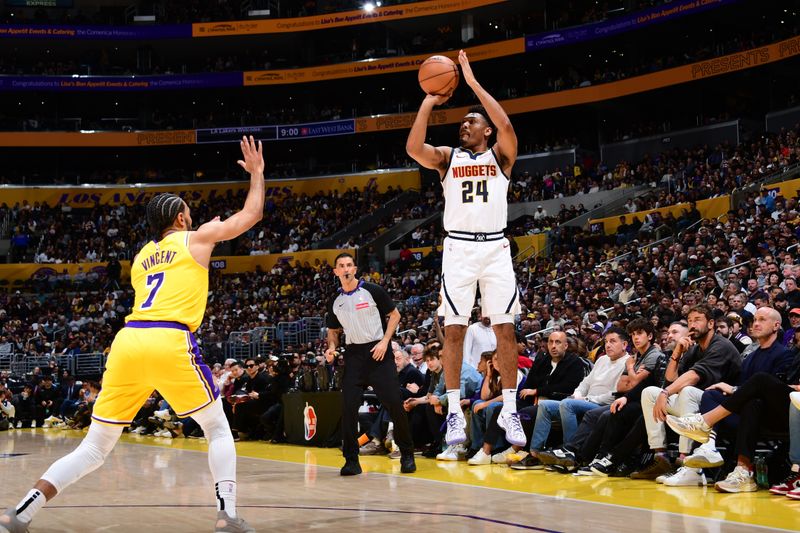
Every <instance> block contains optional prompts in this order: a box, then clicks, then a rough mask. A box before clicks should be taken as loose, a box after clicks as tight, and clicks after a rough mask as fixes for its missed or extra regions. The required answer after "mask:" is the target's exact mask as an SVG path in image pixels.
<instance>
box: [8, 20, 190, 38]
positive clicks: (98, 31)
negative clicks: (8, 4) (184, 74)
mask: <svg viewBox="0 0 800 533" xmlns="http://www.w3.org/2000/svg"><path fill="white" fill-rule="evenodd" d="M191 36H192V25H191V24H172V25H167V24H165V25H157V26H57V25H55V24H0V39H3V38H5V39H47V40H50V39H58V40H63V41H70V40H75V41H76V40H84V39H87V40H89V39H91V40H109V41H119V40H142V41H152V40H156V39H186V38H190V37H191Z"/></svg>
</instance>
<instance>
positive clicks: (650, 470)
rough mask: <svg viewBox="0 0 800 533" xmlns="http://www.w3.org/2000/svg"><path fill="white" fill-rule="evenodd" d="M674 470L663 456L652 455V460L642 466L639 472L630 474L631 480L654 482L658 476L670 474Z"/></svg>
mask: <svg viewBox="0 0 800 533" xmlns="http://www.w3.org/2000/svg"><path fill="white" fill-rule="evenodd" d="M674 471H675V469H674V468H672V463H670V462H669V459H667V458H666V457H664V456H663V455H658V454H656V455H654V456H653V459H652V460H651V461H650V462H649V463H647V464H646V465H644V466H643V467H642V468H641V469H640V470H637V471H636V472H633V473H631V479H648V480H651V481H652V480H655V479H656V478H657V477H658V476H661V475H663V474H671V473H672V472H674Z"/></svg>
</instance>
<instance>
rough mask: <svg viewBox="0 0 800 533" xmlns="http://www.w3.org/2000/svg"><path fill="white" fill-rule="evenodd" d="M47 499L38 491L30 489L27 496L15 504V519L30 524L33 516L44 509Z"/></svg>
mask: <svg viewBox="0 0 800 533" xmlns="http://www.w3.org/2000/svg"><path fill="white" fill-rule="evenodd" d="M45 502H47V499H46V498H45V497H44V494H42V492H41V491H40V490H38V489H31V490H30V492H28V494H26V495H25V497H24V498H22V500H21V501H20V502H19V503H18V504H17V508H16V509H17V518H19V519H20V520H22V521H23V522H30V521H31V520H33V515H35V514H36V513H38V512H39V509H41V508H42V507H44V504H45Z"/></svg>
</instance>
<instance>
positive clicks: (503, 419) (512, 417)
mask: <svg viewBox="0 0 800 533" xmlns="http://www.w3.org/2000/svg"><path fill="white" fill-rule="evenodd" d="M497 425H498V426H500V427H501V428H502V429H503V430H504V431H505V432H506V440H507V441H508V443H509V444H513V445H514V446H525V443H526V442H527V439H526V438H525V430H524V429H522V423H520V421H519V413H510V412H501V413H500V416H498V417H497Z"/></svg>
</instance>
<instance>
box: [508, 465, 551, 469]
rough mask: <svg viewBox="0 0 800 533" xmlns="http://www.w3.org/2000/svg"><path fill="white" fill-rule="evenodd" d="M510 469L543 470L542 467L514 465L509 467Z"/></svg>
mask: <svg viewBox="0 0 800 533" xmlns="http://www.w3.org/2000/svg"><path fill="white" fill-rule="evenodd" d="M510 468H511V469H512V470H544V465H536V466H515V465H511V467H510Z"/></svg>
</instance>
